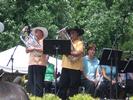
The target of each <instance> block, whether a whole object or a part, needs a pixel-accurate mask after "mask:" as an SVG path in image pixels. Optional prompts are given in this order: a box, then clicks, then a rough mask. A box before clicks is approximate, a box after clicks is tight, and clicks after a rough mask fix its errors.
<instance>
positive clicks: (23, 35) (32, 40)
mask: <svg viewBox="0 0 133 100" xmlns="http://www.w3.org/2000/svg"><path fill="white" fill-rule="evenodd" d="M20 39H21V41H22V42H23V43H24V44H25V46H26V47H36V48H40V47H41V45H40V44H39V43H38V42H37V40H36V37H35V35H33V33H32V32H30V29H28V26H25V27H24V28H23V29H22V31H21V32H20Z"/></svg>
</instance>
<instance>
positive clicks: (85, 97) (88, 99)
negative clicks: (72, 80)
mask: <svg viewBox="0 0 133 100" xmlns="http://www.w3.org/2000/svg"><path fill="white" fill-rule="evenodd" d="M69 99H70V100H98V98H93V97H92V96H91V95H89V94H77V95H74V96H73V97H69Z"/></svg>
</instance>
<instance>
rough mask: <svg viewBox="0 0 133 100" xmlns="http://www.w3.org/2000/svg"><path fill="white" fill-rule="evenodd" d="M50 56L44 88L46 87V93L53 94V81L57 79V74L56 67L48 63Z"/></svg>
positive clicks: (47, 57)
mask: <svg viewBox="0 0 133 100" xmlns="http://www.w3.org/2000/svg"><path fill="white" fill-rule="evenodd" d="M48 59H49V56H48V55H47V56H46V61H47V65H46V72H45V75H44V87H45V93H51V92H52V91H51V88H53V84H52V83H53V81H54V79H55V76H54V74H55V72H54V65H53V64H52V63H50V62H48Z"/></svg>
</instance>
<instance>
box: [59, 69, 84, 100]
mask: <svg viewBox="0 0 133 100" xmlns="http://www.w3.org/2000/svg"><path fill="white" fill-rule="evenodd" d="M80 78H81V71H80V70H72V69H66V68H63V69H62V73H61V77H60V81H59V93H58V96H59V97H60V98H61V99H62V100H66V99H67V98H68V97H69V96H73V95H75V94H77V93H78V88H79V86H80V81H81V80H80Z"/></svg>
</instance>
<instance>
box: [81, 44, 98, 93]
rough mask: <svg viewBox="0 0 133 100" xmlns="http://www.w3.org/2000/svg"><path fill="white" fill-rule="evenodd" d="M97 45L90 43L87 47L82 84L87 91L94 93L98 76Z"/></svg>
mask: <svg viewBox="0 0 133 100" xmlns="http://www.w3.org/2000/svg"><path fill="white" fill-rule="evenodd" d="M95 52H96V45H95V44H94V43H90V45H89V46H88V48H87V55H86V56H84V57H83V79H82V82H81V84H82V85H83V86H84V87H85V92H86V93H89V94H92V95H94V91H95V86H96V83H97V77H98V66H99V60H98V58H97V57H95Z"/></svg>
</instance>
